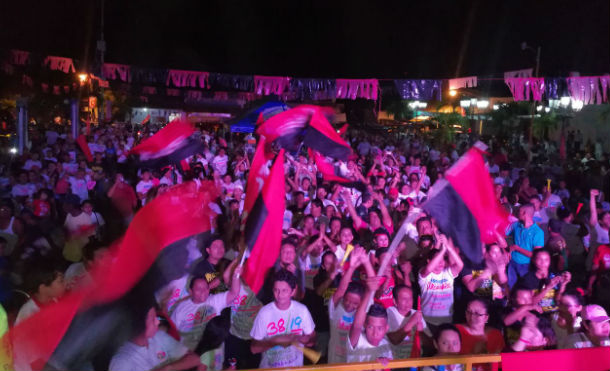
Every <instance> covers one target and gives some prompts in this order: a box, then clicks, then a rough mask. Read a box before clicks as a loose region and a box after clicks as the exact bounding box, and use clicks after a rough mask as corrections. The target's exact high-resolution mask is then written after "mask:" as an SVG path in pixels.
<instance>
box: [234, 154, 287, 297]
mask: <svg viewBox="0 0 610 371" xmlns="http://www.w3.org/2000/svg"><path fill="white" fill-rule="evenodd" d="M285 208H286V186H285V178H284V150H280V153H279V154H278V155H277V157H276V159H275V162H274V164H273V166H272V167H271V172H270V173H269V176H268V177H267V179H266V180H265V183H264V186H263V189H262V191H261V192H260V193H259V194H258V197H257V198H256V201H255V202H254V205H253V207H252V210H251V211H250V214H249V215H248V218H247V220H246V230H245V244H246V250H247V251H246V253H248V254H249V256H248V260H247V261H246V266H245V269H244V273H243V275H242V277H243V279H244V282H245V283H246V284H247V285H248V286H249V287H250V288H251V289H252V291H254V292H255V293H258V292H259V291H260V289H261V287H262V286H263V282H264V281H265V276H266V274H267V271H268V270H269V269H270V268H271V267H273V264H275V261H276V260H277V258H278V256H279V254H280V246H281V244H282V223H283V219H284V211H285Z"/></svg>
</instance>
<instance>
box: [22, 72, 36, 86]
mask: <svg viewBox="0 0 610 371" xmlns="http://www.w3.org/2000/svg"><path fill="white" fill-rule="evenodd" d="M21 83H22V84H23V85H27V86H29V87H30V88H31V87H32V86H34V81H32V78H31V77H30V76H28V75H26V74H24V75H23V76H21Z"/></svg>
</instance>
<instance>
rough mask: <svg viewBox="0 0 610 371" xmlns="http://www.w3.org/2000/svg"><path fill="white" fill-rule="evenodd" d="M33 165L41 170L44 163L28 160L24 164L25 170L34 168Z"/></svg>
mask: <svg viewBox="0 0 610 371" xmlns="http://www.w3.org/2000/svg"><path fill="white" fill-rule="evenodd" d="M33 167H37V168H38V169H39V170H40V169H42V163H41V162H40V161H38V160H36V161H34V160H27V161H26V162H25V165H23V170H32V168H33Z"/></svg>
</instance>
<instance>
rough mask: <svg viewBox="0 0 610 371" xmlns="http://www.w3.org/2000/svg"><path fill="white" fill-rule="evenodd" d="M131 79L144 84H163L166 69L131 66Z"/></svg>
mask: <svg viewBox="0 0 610 371" xmlns="http://www.w3.org/2000/svg"><path fill="white" fill-rule="evenodd" d="M131 81H132V82H135V83H138V84H145V85H165V82H166V81H167V70H164V69H155V68H141V67H135V66H132V67H131Z"/></svg>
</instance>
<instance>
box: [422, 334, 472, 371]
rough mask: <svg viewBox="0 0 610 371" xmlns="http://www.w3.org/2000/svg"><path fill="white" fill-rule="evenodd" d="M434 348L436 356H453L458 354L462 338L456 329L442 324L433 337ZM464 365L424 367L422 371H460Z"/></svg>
mask: <svg viewBox="0 0 610 371" xmlns="http://www.w3.org/2000/svg"><path fill="white" fill-rule="evenodd" d="M434 347H435V348H436V355H437V356H449V355H455V354H458V353H459V352H460V349H461V348H462V337H461V335H460V332H459V331H458V329H457V328H456V327H455V326H454V325H452V324H450V323H443V324H442V325H440V326H438V327H437V329H436V333H435V335H434ZM463 369H464V365H461V364H454V365H441V366H426V367H424V368H422V371H440V370H447V371H462V370H463Z"/></svg>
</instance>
